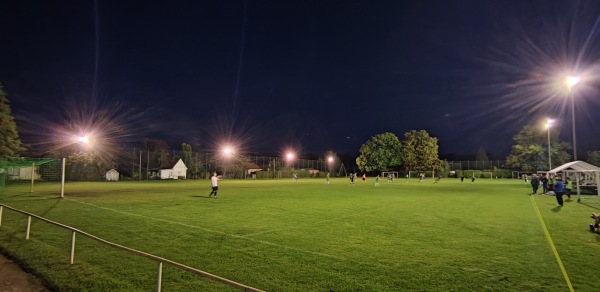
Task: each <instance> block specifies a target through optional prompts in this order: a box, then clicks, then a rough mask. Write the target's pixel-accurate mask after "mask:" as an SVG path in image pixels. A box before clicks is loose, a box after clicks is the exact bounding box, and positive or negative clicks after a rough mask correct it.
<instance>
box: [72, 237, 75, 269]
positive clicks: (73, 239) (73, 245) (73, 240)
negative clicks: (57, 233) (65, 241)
mask: <svg viewBox="0 0 600 292" xmlns="http://www.w3.org/2000/svg"><path fill="white" fill-rule="evenodd" d="M73 262H75V231H71V265H72V264H73Z"/></svg>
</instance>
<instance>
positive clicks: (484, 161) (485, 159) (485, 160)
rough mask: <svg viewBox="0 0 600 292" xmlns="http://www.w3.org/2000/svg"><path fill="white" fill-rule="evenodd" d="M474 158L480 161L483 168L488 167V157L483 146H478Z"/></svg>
mask: <svg viewBox="0 0 600 292" xmlns="http://www.w3.org/2000/svg"><path fill="white" fill-rule="evenodd" d="M475 160H477V161H481V163H482V169H485V168H487V167H488V164H489V163H488V162H489V160H490V159H489V158H488V156H487V153H486V152H485V149H483V147H481V148H479V151H477V155H476V156H475Z"/></svg>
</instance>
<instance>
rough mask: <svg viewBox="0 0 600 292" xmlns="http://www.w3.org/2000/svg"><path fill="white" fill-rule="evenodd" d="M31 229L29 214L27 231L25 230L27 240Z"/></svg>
mask: <svg viewBox="0 0 600 292" xmlns="http://www.w3.org/2000/svg"><path fill="white" fill-rule="evenodd" d="M30 230H31V216H27V231H26V232H25V239H27V240H29V231H30Z"/></svg>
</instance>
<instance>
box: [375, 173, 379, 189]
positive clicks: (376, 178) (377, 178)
mask: <svg viewBox="0 0 600 292" xmlns="http://www.w3.org/2000/svg"><path fill="white" fill-rule="evenodd" d="M378 186H379V175H377V176H376V177H375V187H378Z"/></svg>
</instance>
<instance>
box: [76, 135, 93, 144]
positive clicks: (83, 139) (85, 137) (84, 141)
mask: <svg viewBox="0 0 600 292" xmlns="http://www.w3.org/2000/svg"><path fill="white" fill-rule="evenodd" d="M77 141H79V142H81V143H83V144H88V143H90V139H89V137H88V136H81V137H79V138H77Z"/></svg>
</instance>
